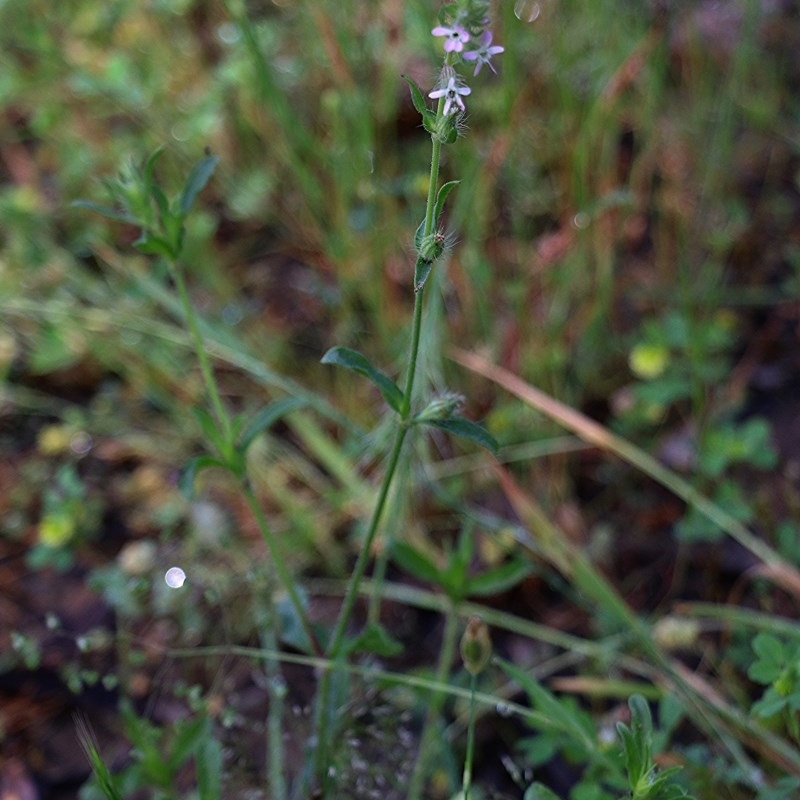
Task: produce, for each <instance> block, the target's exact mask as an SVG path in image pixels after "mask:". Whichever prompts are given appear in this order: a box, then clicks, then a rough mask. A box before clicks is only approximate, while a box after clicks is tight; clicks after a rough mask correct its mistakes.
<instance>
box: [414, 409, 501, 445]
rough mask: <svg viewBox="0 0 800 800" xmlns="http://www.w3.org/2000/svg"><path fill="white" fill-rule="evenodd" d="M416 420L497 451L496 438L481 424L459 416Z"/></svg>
mask: <svg viewBox="0 0 800 800" xmlns="http://www.w3.org/2000/svg"><path fill="white" fill-rule="evenodd" d="M413 421H414V420H412V422H413ZM417 422H419V423H421V424H423V425H434V426H435V427H437V428H441V429H442V430H443V431H447V432H448V433H452V434H453V436H459V437H461V438H462V439H469V441H471V442H474V443H475V444H477V445H480V446H481V447H485V448H486V449H487V450H489V451H490V452H492V453H496V452H497V448H498V444H497V439H495V438H494V436H492V434H491V433H489V431H487V430H486V428H484V427H483V425H479V424H478V423H477V422H473V421H472V420H469V419H465V418H464V417H460V416H453V417H449V418H448V419H430V420H429V419H423V420H417Z"/></svg>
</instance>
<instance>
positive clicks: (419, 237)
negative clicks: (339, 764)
mask: <svg viewBox="0 0 800 800" xmlns="http://www.w3.org/2000/svg"><path fill="white" fill-rule="evenodd" d="M488 7H489V3H488V2H487V0H458V2H451V3H447V4H445V5H444V7H443V8H442V10H441V12H440V14H439V20H438V22H439V24H438V25H436V26H435V27H433V29H432V31H431V32H432V35H433V37H434V38H435V39H442V40H443V50H444V55H443V60H442V64H441V68H440V71H439V77H438V80H437V81H436V83H435V85H434V86H432V87H430V88H429V90H428V91H427V92H425V91H423V89H422V88H420V87H419V86H418V85H417V84H416V83H415V82H414V81H413V80H412V79H411V78H409V77H407V76H404V78H405V80H406V81H407V83H408V84H409V87H410V91H411V99H412V102H413V104H414V107H415V108H416V109H417V111H418V112H419V113H420V115H421V117H422V124H423V127H424V129H425V130H426V131H427V132H428V134H429V135H430V137H431V159H430V173H429V180H428V191H427V203H426V207H425V213H424V216H423V218H422V220H421V222H420V223H419V225H418V227H417V229H416V232H415V234H414V247H415V250H416V260H415V264H414V270H413V275H411V276H410V281H411V285H412V288H413V291H414V309H413V315H412V320H411V326H410V337H409V339H410V341H409V352H408V361H407V365H406V368H405V376H404V381H403V382H402V386H401V385H399V384H398V383H397V382H395V380H393V379H392V378H391V377H390V376H389V375H387V374H386V373H385V372H383V371H381V370H380V369H378V368H377V367H375V366H373V365H372V364H371V363H370V362H369V361H368V359H367V358H366V357H365V356H364V355H363V354H361V353H359V352H357V351H355V350H352V349H350V348H346V347H334V348H332V349H330V350H329V351H328V352H327V353H325V355H324V356H323V358H322V362H323V363H326V364H333V365H337V366H341V367H344V368H346V369H349V370H351V371H353V372H356V373H358V374H360V375H362V376H364V377H366V378H367V379H368V380H370V381H371V382H372V383H373V384H374V385H375V386H376V387H377V388H378V390H379V391H380V393H381V395H382V397H383V399H384V400H385V402H386V403H387V405H388V407H389V409H390V412H391V413H392V414H393V415H394V420H395V432H394V440H393V444H392V446H391V449H390V451H389V453H388V455H387V459H386V468H385V471H384V474H383V477H382V480H381V483H380V486H379V489H378V492H377V498H376V502H375V505H374V507H373V509H372V513H371V516H370V518H369V521H368V523H367V526H366V535H365V537H364V540H363V542H362V544H361V549H360V551H359V554H358V557H357V560H356V563H355V565H354V567H353V569H352V572H351V576H350V579H349V582H348V586H347V589H346V591H345V595H344V599H343V602H342V605H341V609H340V611H339V614H338V617H337V619H336V621H335V624H334V625H333V629H332V631H331V632H330V633H329V635H327V636H322V635H320V634H319V633H318V631H317V630H316V628H315V627H314V626H313V625H312V624H311V621H310V619H309V616H308V612H307V609H306V604H305V601H304V596H303V594H302V593H301V591H300V590H299V588H298V586H297V584H296V582H295V581H294V579H293V576H292V575H291V573H290V571H289V569H288V566H287V563H286V558H285V554H284V552H283V545H282V543H281V541H280V540H279V539H278V537H276V536H275V534H274V532H273V531H272V529H271V527H270V524H269V522H268V520H267V518H266V516H265V514H264V511H263V509H262V508H261V507H260V505H259V503H258V501H257V499H256V496H255V493H254V491H253V488H252V486H251V483H250V480H249V476H248V466H247V458H246V456H247V451H248V448H249V447H250V445H251V444H252V443H253V441H254V439H255V438H256V437H257V436H258V435H259V434H260V433H262V432H263V431H264V430H266V429H267V428H268V427H269V426H270V425H272V424H273V423H274V422H275V421H276V420H277V419H279V418H280V417H281V416H283V415H284V414H287V413H290V412H291V411H293V410H294V409H295V408H296V407H297V406H298V405H299V404H300V403H299V401H297V400H295V399H293V398H288V399H285V400H278V401H273V402H272V403H270V404H269V405H267V406H266V407H265V408H264V409H262V410H261V411H260V412H259V413H257V414H256V415H255V417H254V418H252V419H249V420H246V419H243V418H240V417H239V416H236V415H234V414H232V413H231V412H230V410H229V409H228V407H227V404H226V403H225V401H224V399H223V395H222V392H221V390H220V387H219V386H218V384H217V379H216V376H215V374H214V371H213V369H212V365H211V362H210V358H209V354H208V352H207V348H206V345H205V342H204V338H203V331H202V328H201V325H200V322H199V319H198V315H197V312H196V310H195V309H194V308H193V306H192V304H191V302H190V298H189V293H188V288H187V283H186V278H185V265H184V264H183V263H182V256H183V255H184V239H185V231H186V228H185V221H186V217H187V215H188V214H189V212H190V210H191V208H192V206H193V204H194V202H195V200H196V198H197V195H198V194H199V192H200V191H201V190H202V189H203V188H204V187H205V185H206V183H207V182H208V181H209V179H210V178H211V176H212V174H213V172H214V170H215V168H216V166H217V162H218V159H217V158H216V157H215V156H212V155H207V156H206V157H205V158H204V159H202V160H201V161H200V162H199V163H198V164H197V166H196V167H195V168H194V170H193V171H192V172H191V174H190V175H189V177H188V179H187V181H186V184H185V186H184V188H183V190H182V191H181V192H180V193H179V194H178V195H177V196H176V197H175V198H172V199H170V198H168V197H167V196H166V194H165V193H164V191H163V190H162V189H161V187H160V186H159V184H158V182H157V180H156V177H155V173H156V162H157V160H158V158H159V155H160V152H161V151H157V152H156V153H155V154H153V155H152V156H151V157H150V158H149V159H148V160H147V161H146V162H145V163H144V164H142V165H141V166H136V165H134V166H132V167H131V168H130V169H129V170H128V171H127V172H125V173H124V174H123V175H122V176H121V177H120V179H119V180H116V181H110V182H107V183H106V189H107V191H108V194H109V198H110V200H111V204H110V205H99V204H97V203H94V202H89V201H78V203H77V205H80V206H82V207H84V208H88V209H90V210H92V211H95V212H99V213H101V214H103V215H105V216H107V217H110V218H112V219H116V220H119V221H122V222H124V223H128V224H131V225H134V226H136V227H137V228H138V229H139V231H140V236H139V238H138V239H137V241H136V242H135V246H136V247H137V249H139V250H140V251H141V252H143V253H145V254H148V255H151V256H154V257H157V258H160V259H163V261H164V262H165V263H166V265H167V268H168V272H169V276H170V278H171V280H172V283H173V285H174V287H175V289H176V291H177V294H178V295H179V300H180V308H181V313H182V316H183V320H184V322H185V324H186V326H187V328H188V331H189V334H190V337H191V341H192V343H193V345H194V350H195V355H196V357H197V360H198V365H199V367H200V372H201V376H202V379H203V386H204V389H205V394H206V400H207V404H208V410H206V409H196V410H195V416H196V418H197V421H198V423H199V427H200V429H201V431H202V433H203V435H204V438H205V440H206V441H207V443H208V448H207V452H205V453H204V454H202V455H200V456H198V457H197V458H195V459H194V460H193V461H192V462H191V463H190V464H189V466H188V468H187V469H186V470H185V473H184V479H183V488H184V489H185V491H186V492H187V493H191V492H192V490H193V484H194V481H195V478H196V476H197V474H198V472H199V471H201V470H202V469H205V468H208V467H216V468H222V469H224V470H226V471H227V472H228V473H229V474H231V475H232V476H233V477H234V478H235V479H236V480H237V481H238V483H239V488H240V491H241V492H242V494H243V495H244V498H245V499H246V501H247V504H248V506H249V507H250V510H251V512H252V514H253V516H254V519H255V521H256V523H257V525H258V528H259V530H260V531H261V533H262V536H263V538H264V540H265V542H266V544H267V546H268V549H269V554H270V560H271V564H272V566H271V567H270V570H271V572H272V574H273V576H274V581H275V583H276V584H280V585H281V586H282V588H283V589H284V590H285V591H286V592H287V594H288V597H289V601H290V604H291V607H292V612H293V614H294V617H295V618H296V621H297V625H298V627H299V628H300V629H301V630H302V636H301V639H302V641H301V642H299V646H300V647H301V649H305V650H306V651H307V652H308V653H309V654H311V655H312V656H313V657H315V658H317V659H318V663H319V664H321V665H323V666H322V667H321V677H320V682H319V686H318V691H317V697H316V703H315V723H314V730H313V733H312V737H311V739H310V741H309V748H308V756H309V760H308V763H307V765H306V769H305V771H304V773H303V776H302V778H301V781H300V784H301V785H300V786H299V787H297V790H298V791H297V793H298V796H310V795H311V794H312V793H313V792H316V791H320V792H321V795H322V796H331V795H332V794H333V793H334V791H335V787H334V786H333V785H332V783H333V781H332V768H331V764H332V763H333V761H332V754H333V750H334V748H333V739H334V735H335V733H336V730H335V727H336V726H335V720H336V718H337V713H336V707H337V705H338V701H339V698H340V697H341V692H340V690H341V684H342V682H341V680H339V679H340V678H342V676H343V675H344V670H341V669H339V668H340V667H341V666H343V664H344V662H345V660H346V659H347V657H348V655H349V654H351V653H353V652H356V651H358V650H363V649H365V647H366V648H367V649H370V650H371V651H372V652H374V653H375V654H377V655H381V654H384V653H388V652H390V651H392V649H393V648H395V647H396V644H397V643H396V642H394V641H393V640H392V639H391V637H390V636H389V635H388V634H387V633H386V632H385V631H384V630H383V629H382V628H381V627H380V625H379V624H377V623H375V622H370V623H369V624H368V626H367V629H366V630H365V631H362V632H361V633H360V634H358V635H356V636H355V637H352V636H348V632H349V631H350V629H351V622H352V615H353V610H354V607H355V603H356V599H357V597H358V595H359V593H360V589H361V584H362V581H363V578H364V575H365V572H366V569H367V567H368V564H369V560H370V556H371V554H372V553H373V552H374V549H375V547H374V545H375V541H376V538H377V536H378V533H379V529H380V524H381V520H382V517H383V514H384V510H385V507H386V505H387V500H388V498H389V496H390V490H391V487H392V484H393V480H394V477H395V475H396V473H397V469H398V465H399V463H400V459H401V455H402V453H403V449H404V447H403V446H404V443H405V442H406V439H407V436H408V433H409V431H410V430H411V429H412V428H414V427H419V426H423V427H426V426H427V427H433V428H438V429H440V430H443V431H445V432H448V433H450V434H453V435H456V436H460V437H462V438H464V439H467V440H469V441H471V442H472V443H474V444H477V445H479V446H482V447H485V448H487V449H489V450H492V451H493V450H495V449H496V446H497V445H496V442H495V440H494V439H493V437H492V436H491V435H490V434H489V433H488V432H487V431H486V430H485V429H484V428H483V427H482V426H481V425H479V424H477V423H475V422H473V421H471V420H469V419H467V418H465V417H463V416H461V415H460V413H459V410H460V407H461V402H462V399H461V397H460V396H459V395H457V394H454V393H449V392H446V393H440V394H438V395H436V396H433V397H431V398H429V399H428V400H427V401H426V400H424V399H420V395H421V394H422V393H421V392H419V391H418V386H417V384H418V381H417V372H418V361H419V355H420V345H421V331H422V322H423V310H424V289H425V287H426V284H427V281H428V279H429V277H430V275H431V273H432V271H433V269H434V268H435V267H436V265H437V264H439V263H440V262H441V261H442V260H443V258H444V257H445V256H446V254H447V252H448V249H449V245H450V243H451V241H452V239H451V237H450V236H449V235H448V234H447V233H446V232H445V230H444V228H443V227H442V225H441V219H442V214H443V210H444V205H445V202H446V200H447V198H448V196H449V195H450V193H451V192H452V191H453V190H454V189H455V187H456V186H457V185H458V183H459V182H458V181H456V180H451V181H448V182H445V183H442V184H440V179H439V171H440V161H441V152H442V147H445V146H449V145H453V144H454V143H455V142H456V141H457V140H458V138H459V137H460V136H462V135H463V134H464V131H465V126H464V125H463V119H464V116H465V115H466V113H467V107H466V102H465V99H466V98H468V97H470V96H471V94H472V89H471V87H469V86H468V85H467V84H466V83H465V81H464V80H463V79H462V77H461V75H460V73H459V68H461V67H464V66H468V67H470V68H471V67H472V65H474V72H473V75H477V74H478V73H479V72H480V69H481V67H482V66H484V65H488V66H489V67H490V69H491V71H493V72H494V67H493V66H492V64H491V60H492V59H493V57H494V56H496V55H498V54H500V53H502V52H503V48H502V47H501V46H499V45H494V44H492V34H491V32H490V31H489V28H488V26H489V21H490V20H489V15H488ZM429 100H434V101H436V104H435V108H431V107H430V105H429ZM375 598H376V602H377V603H379V602H380V591H378V592H376V594H375ZM371 611H372V612H373V613H371V614H370V620H377V619H379V615H378V613H377V610H376V609H371ZM273 612H274V610H273ZM275 619H276V621H277V617H275ZM453 619H455V616H453ZM473 628H474V625H473ZM277 641H278V635H277V634H276V633H275V632H273V635H272V637H271V639H270V642H268V643H271V644H272V646H273V647H276V646H277ZM481 644H483V642H482V640H481ZM468 650H469V653H470V655H469V658H470V659H472V660H474V658H473V655H472V650H474V647H472V646H471V645H470V647H468ZM472 660H471V661H470V663H472ZM442 666H443V667H444V666H446V667H447V668H449V661H448V662H447V663H445V659H442ZM274 706H275V707H276V708H277V707H278V703H275V704H274ZM271 707H272V705H271ZM277 738H278V739H279V738H280V737H277ZM273 762H274V763H276V764H280V756H279V755H278V756H276V758H275V759H273ZM420 763H421V764H422V763H423V762H420ZM421 774H422V772H421V771H420V772H419V775H421ZM468 784H469V781H467V786H468ZM284 793H285V790H284V789H283V788H280V789H279V788H278V787H276V788H275V796H276V797H280V796H281V795H283V794H284ZM412 795H413V791H412Z"/></svg>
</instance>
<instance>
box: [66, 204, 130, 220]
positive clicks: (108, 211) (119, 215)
mask: <svg viewBox="0 0 800 800" xmlns="http://www.w3.org/2000/svg"><path fill="white" fill-rule="evenodd" d="M70 205H71V206H72V208H85V209H87V210H88V211H94V212H95V214H102V215H103V216H104V217H108V218H109V219H116V220H119V221H120V222H127V223H128V224H129V225H138V224H139V220H138V219H136V217H134V216H132V215H131V214H129V213H128V212H127V211H117V210H116V209H115V208H111V206H104V205H101V204H100V203H95V202H93V201H92V200H73V201H72V203H70Z"/></svg>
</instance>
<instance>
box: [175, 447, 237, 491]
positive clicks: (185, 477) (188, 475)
mask: <svg viewBox="0 0 800 800" xmlns="http://www.w3.org/2000/svg"><path fill="white" fill-rule="evenodd" d="M209 467H220V468H222V469H228V465H227V464H226V463H225V462H224V461H223V460H222V459H221V458H215V457H214V456H197V457H195V458H193V459H191V461H189V463H188V464H187V465H186V467H185V468H184V470H183V472H181V475H180V478H178V489H180V491H181V494H183V496H184V497H186V498H188V499H189V500H192V499H193V498H194V483H195V480H196V478H197V476H198V474H199V473H200V472H202V470H204V469H208V468H209Z"/></svg>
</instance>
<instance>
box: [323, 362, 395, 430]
mask: <svg viewBox="0 0 800 800" xmlns="http://www.w3.org/2000/svg"><path fill="white" fill-rule="evenodd" d="M322 363H323V364H335V365H337V366H339V367H345V368H346V369H351V370H353V372H357V373H359V374H360V375H363V376H364V377H365V378H369V380H371V381H372V383H374V384H375V385H376V386H377V387H378V389H379V390H380V393H381V394H382V395H383V399H384V400H385V401H386V402H387V403H388V404H389V406H391V408H393V409H394V410H395V411H397V412H398V414H399V413H401V409H402V407H403V393H402V392H401V391H400V388H399V387H398V385H397V384H396V383H395V382H394V381H393V380H392V379H391V378H390V377H389V376H388V375H386V374H385V373H384V372H381V371H380V370H379V369H376V368H375V367H373V366H372V364H370V362H369V361H368V360H367V358H366V357H365V356H363V355H362V354H361V353H359V352H358V351H357V350H351V349H350V348H349V347H332V348H331V349H330V350H328V352H327V353H325V355H324V356H322Z"/></svg>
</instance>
